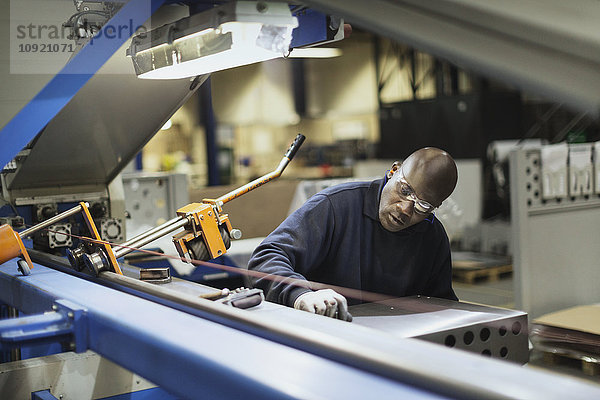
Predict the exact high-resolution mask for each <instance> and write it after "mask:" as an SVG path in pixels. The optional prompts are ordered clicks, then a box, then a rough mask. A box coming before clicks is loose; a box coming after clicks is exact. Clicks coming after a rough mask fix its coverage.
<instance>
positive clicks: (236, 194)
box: [217, 157, 290, 204]
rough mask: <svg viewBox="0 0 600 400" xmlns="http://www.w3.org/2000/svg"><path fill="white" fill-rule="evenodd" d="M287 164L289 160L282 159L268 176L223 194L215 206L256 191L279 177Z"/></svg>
mask: <svg viewBox="0 0 600 400" xmlns="http://www.w3.org/2000/svg"><path fill="white" fill-rule="evenodd" d="M289 162H290V160H288V159H287V157H284V158H283V160H281V162H280V163H279V167H277V169H276V170H275V171H272V172H269V173H268V174H266V175H263V176H261V177H260V178H257V179H255V180H253V181H252V182H250V183H246V184H245V185H244V186H242V187H239V188H237V189H234V190H232V191H231V192H229V193H226V194H224V195H223V196H221V197H219V198H218V199H217V204H225V203H227V202H229V201H231V200H233V199H236V198H238V197H240V196H241V195H243V194H245V193H248V192H249V191H251V190H253V189H256V188H257V187H259V186H262V185H264V184H265V183H267V182H269V181H271V180H273V179H275V178H277V177H278V176H280V175H281V172H282V171H283V169H284V168H285V167H286V166H287V164H288V163H289Z"/></svg>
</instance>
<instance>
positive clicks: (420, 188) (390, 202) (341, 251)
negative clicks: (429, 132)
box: [248, 147, 458, 320]
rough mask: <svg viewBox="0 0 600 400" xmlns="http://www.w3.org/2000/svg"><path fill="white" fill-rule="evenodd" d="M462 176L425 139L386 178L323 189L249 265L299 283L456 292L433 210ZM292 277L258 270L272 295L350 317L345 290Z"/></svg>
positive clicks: (397, 292) (257, 282)
mask: <svg viewBox="0 0 600 400" xmlns="http://www.w3.org/2000/svg"><path fill="white" fill-rule="evenodd" d="M457 179H458V172H457V169H456V164H455V163H454V160H453V159H452V157H450V155H449V154H448V153H446V152H445V151H442V150H440V149H436V148H432V147H427V148H424V149H420V150H417V151H416V152H414V153H413V154H411V155H410V156H409V157H408V158H407V159H406V160H405V161H404V162H403V163H402V164H400V163H398V162H395V163H394V164H393V165H392V167H391V169H390V170H389V171H387V173H386V176H385V177H384V179H379V180H375V181H373V182H352V183H345V184H341V185H338V186H334V187H331V188H328V189H325V190H323V191H322V192H320V193H317V194H315V195H314V196H313V197H311V198H310V199H309V200H308V201H307V202H306V203H305V204H304V205H303V206H302V207H301V208H300V209H298V210H296V211H295V212H294V213H293V214H291V215H290V216H289V217H288V218H287V219H286V220H285V221H283V223H282V224H281V225H280V226H279V227H278V228H277V229H275V230H274V231H273V232H272V233H271V234H270V235H269V236H268V237H267V238H266V239H265V240H264V241H263V242H262V243H261V244H260V245H259V246H258V247H257V248H256V250H255V251H254V253H253V254H252V258H251V259H250V261H249V263H248V268H249V269H251V270H255V271H260V272H263V273H266V274H272V275H279V276H280V277H285V278H295V279H297V280H300V282H301V283H302V282H306V279H308V280H310V281H316V282H322V283H326V284H331V285H337V286H342V287H347V288H353V289H359V290H362V291H368V292H376V293H382V294H385V295H390V296H393V297H402V296H411V295H418V294H421V295H426V296H432V297H441V298H446V299H451V300H456V299H457V298H456V295H455V294H454V291H453V290H452V271H451V260H450V245H449V241H448V236H447V235H446V232H445V230H444V227H443V226H442V224H441V223H440V222H439V221H438V220H437V219H436V218H435V215H434V214H433V211H434V210H435V209H436V208H437V207H439V206H440V205H441V204H442V202H443V201H444V200H445V199H446V198H447V197H448V196H450V194H451V193H452V191H453V190H454V188H455V186H456V182H457ZM289 281H291V279H288V282H286V280H285V279H277V280H272V279H269V276H264V277H261V278H253V284H254V287H258V288H261V289H263V291H264V292H265V294H266V298H267V300H269V301H273V302H277V303H280V304H284V305H288V306H290V307H294V308H297V309H301V310H305V311H309V312H312V313H316V314H321V315H327V316H330V317H336V318H339V319H343V320H351V318H352V317H351V316H350V314H349V313H348V309H347V300H346V298H345V297H344V296H342V295H341V294H339V293H337V292H335V291H334V290H332V289H322V290H316V291H313V290H311V288H310V284H309V283H308V282H306V283H305V284H298V283H297V281H296V283H294V284H289V283H290V282H289ZM359 302H360V299H350V304H354V303H359Z"/></svg>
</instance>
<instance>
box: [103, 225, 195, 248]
mask: <svg viewBox="0 0 600 400" xmlns="http://www.w3.org/2000/svg"><path fill="white" fill-rule="evenodd" d="M189 222H190V221H189V220H188V219H187V218H186V217H181V219H180V220H179V221H177V223H174V224H171V225H168V226H164V227H163V228H162V229H160V230H156V231H154V232H153V233H152V234H150V235H144V237H143V238H141V239H139V240H137V241H135V242H133V243H130V244H129V245H127V246H128V247H120V248H118V249H117V250H113V251H114V253H115V257H116V258H121V257H123V256H125V255H127V254H129V253H131V252H133V251H135V250H136V249H133V248H131V247H136V248H137V247H142V246H144V245H147V244H148V243H150V242H153V241H155V240H156V239H160V238H161V237H163V236H165V235H168V234H169V233H171V232H173V231H175V230H177V229H179V228H182V227H184V226H186V225H187V224H189ZM115 247H119V245H113V248H115Z"/></svg>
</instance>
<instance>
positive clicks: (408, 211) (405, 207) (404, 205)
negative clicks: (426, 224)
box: [398, 199, 415, 217]
mask: <svg viewBox="0 0 600 400" xmlns="http://www.w3.org/2000/svg"><path fill="white" fill-rule="evenodd" d="M398 208H399V209H400V212H401V213H402V214H404V215H406V216H408V217H410V216H411V215H412V212H413V210H414V208H415V203H414V202H413V201H412V200H408V199H407V200H402V201H401V202H399V203H398Z"/></svg>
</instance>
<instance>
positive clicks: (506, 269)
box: [452, 260, 513, 283]
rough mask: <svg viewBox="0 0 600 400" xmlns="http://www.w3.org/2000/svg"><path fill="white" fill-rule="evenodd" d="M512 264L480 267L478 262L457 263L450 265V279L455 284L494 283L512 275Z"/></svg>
mask: <svg viewBox="0 0 600 400" xmlns="http://www.w3.org/2000/svg"><path fill="white" fill-rule="evenodd" d="M512 270H513V267H512V264H507V265H493V266H482V265H481V263H479V262H476V261H475V262H472V263H470V262H469V261H466V260H464V261H457V262H455V263H453V264H452V279H453V280H454V281H456V282H462V283H474V282H476V281H486V282H494V281H497V280H498V279H500V278H501V277H505V276H509V275H510V274H512Z"/></svg>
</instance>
